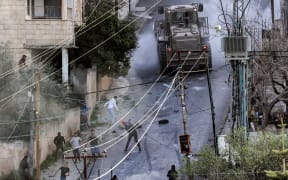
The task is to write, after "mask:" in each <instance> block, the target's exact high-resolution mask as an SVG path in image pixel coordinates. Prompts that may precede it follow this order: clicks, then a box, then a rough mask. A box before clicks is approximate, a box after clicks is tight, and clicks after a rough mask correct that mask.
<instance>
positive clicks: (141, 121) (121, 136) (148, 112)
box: [86, 53, 203, 150]
mask: <svg viewBox="0 0 288 180" xmlns="http://www.w3.org/2000/svg"><path fill="white" fill-rule="evenodd" d="M189 55H190V54H189V53H188V54H187V56H186V58H185V59H186V60H187V59H188V57H189ZM202 55H203V53H202V54H201V55H200V57H199V58H198V59H197V61H196V62H195V64H194V65H193V66H192V67H191V68H190V70H189V73H188V74H186V75H185V76H184V78H183V80H182V81H180V82H184V80H185V79H186V78H187V77H188V75H189V74H190V72H191V71H192V70H193V69H194V68H195V66H196V64H198V62H199V60H200V59H201V57H202ZM185 62H186V61H184V63H182V64H181V67H180V68H178V71H177V73H176V75H177V74H178V73H179V69H182V67H183V66H184V64H185ZM176 75H175V76H174V78H175V77H176ZM180 82H179V84H178V85H177V86H176V87H175V88H174V90H173V92H174V91H175V89H177V88H178V87H179V85H180ZM164 94H165V92H163V93H162V95H161V96H160V97H159V98H158V100H157V101H156V103H154V105H153V106H152V107H151V108H150V109H149V110H148V111H147V112H146V113H145V114H144V115H143V116H142V118H143V119H147V117H146V116H147V114H150V115H148V117H150V116H151V115H152V114H153V113H155V111H156V110H157V108H156V109H155V110H154V111H153V112H152V113H150V111H151V110H153V109H154V108H155V106H156V105H157V104H158V103H157V102H159V99H161V98H162V96H163V95H164ZM170 96H171V95H169V97H170ZM138 121H140V123H139V122H138ZM138 121H137V122H135V124H138V126H135V127H133V129H132V130H135V129H136V128H137V127H139V126H140V125H142V124H143V122H144V121H146V120H141V119H139V120H138ZM130 130H131V129H129V130H128V131H130ZM127 135H128V134H126V135H125V136H124V137H123V133H122V134H121V135H119V137H120V139H123V138H125V137H126V136H127ZM96 138H97V137H96ZM96 138H94V139H92V140H91V141H93V140H95V139H96ZM116 138H117V137H116ZM116 138H114V139H116ZM91 141H89V142H91ZM109 142H110V141H109ZM103 144H104V143H103ZM105 144H107V143H106V142H105ZM100 146H102V144H100V145H98V146H93V147H100ZM87 149H91V148H86V150H87Z"/></svg>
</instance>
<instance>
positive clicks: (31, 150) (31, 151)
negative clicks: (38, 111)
mask: <svg viewBox="0 0 288 180" xmlns="http://www.w3.org/2000/svg"><path fill="white" fill-rule="evenodd" d="M31 74H32V80H31V81H32V82H31V84H33V82H34V78H35V77H34V71H33V70H31ZM34 87H35V86H34V85H32V87H31V89H30V91H29V92H28V96H29V97H30V98H31V100H30V102H31V105H32V107H31V112H30V114H31V120H32V121H34V120H35V104H34V103H35V102H34V91H35V88H34ZM34 123H35V122H31V127H30V143H29V174H30V175H31V177H33V171H34V162H33V161H34V155H33V154H34V138H35V137H34V129H35V126H34Z"/></svg>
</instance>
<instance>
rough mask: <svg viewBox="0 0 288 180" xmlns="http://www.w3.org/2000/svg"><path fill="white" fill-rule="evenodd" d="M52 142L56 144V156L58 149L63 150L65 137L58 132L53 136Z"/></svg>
mask: <svg viewBox="0 0 288 180" xmlns="http://www.w3.org/2000/svg"><path fill="white" fill-rule="evenodd" d="M54 144H55V145H56V156H57V155H58V151H59V150H60V149H61V151H62V152H64V144H65V138H64V137H63V136H62V135H61V133H60V132H58V134H57V136H56V137H55V138H54Z"/></svg>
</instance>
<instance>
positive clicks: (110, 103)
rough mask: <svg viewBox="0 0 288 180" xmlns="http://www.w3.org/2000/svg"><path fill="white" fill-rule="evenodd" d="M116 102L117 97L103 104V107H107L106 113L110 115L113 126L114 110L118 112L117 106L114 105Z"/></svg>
mask: <svg viewBox="0 0 288 180" xmlns="http://www.w3.org/2000/svg"><path fill="white" fill-rule="evenodd" d="M116 100H117V96H114V97H113V98H111V99H110V100H109V101H108V102H106V103H105V104H104V107H106V106H107V109H108V112H109V113H110V115H111V124H113V122H114V121H115V110H116V111H118V110H119V109H118V106H117V103H116Z"/></svg>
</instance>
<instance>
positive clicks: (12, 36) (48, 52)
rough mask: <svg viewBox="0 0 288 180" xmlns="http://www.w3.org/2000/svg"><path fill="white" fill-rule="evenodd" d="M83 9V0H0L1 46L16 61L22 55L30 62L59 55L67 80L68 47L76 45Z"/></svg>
mask: <svg viewBox="0 0 288 180" xmlns="http://www.w3.org/2000/svg"><path fill="white" fill-rule="evenodd" d="M82 9H83V1H82V0H9V1H0V17H1V21H0V48H1V49H2V50H3V49H4V50H5V52H6V53H8V54H9V55H10V57H11V59H12V60H13V64H15V65H17V63H18V61H19V60H20V58H21V57H22V56H23V55H26V56H27V60H26V64H27V65H28V66H29V65H31V63H32V62H41V61H44V60H45V58H48V57H49V58H50V59H51V57H56V55H58V57H60V58H61V60H62V81H63V83H68V62H69V49H70V48H74V47H75V44H74V42H75V41H74V39H75V32H74V26H75V25H76V24H81V23H82ZM61 60H60V62H61ZM60 64H61V63H60Z"/></svg>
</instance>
